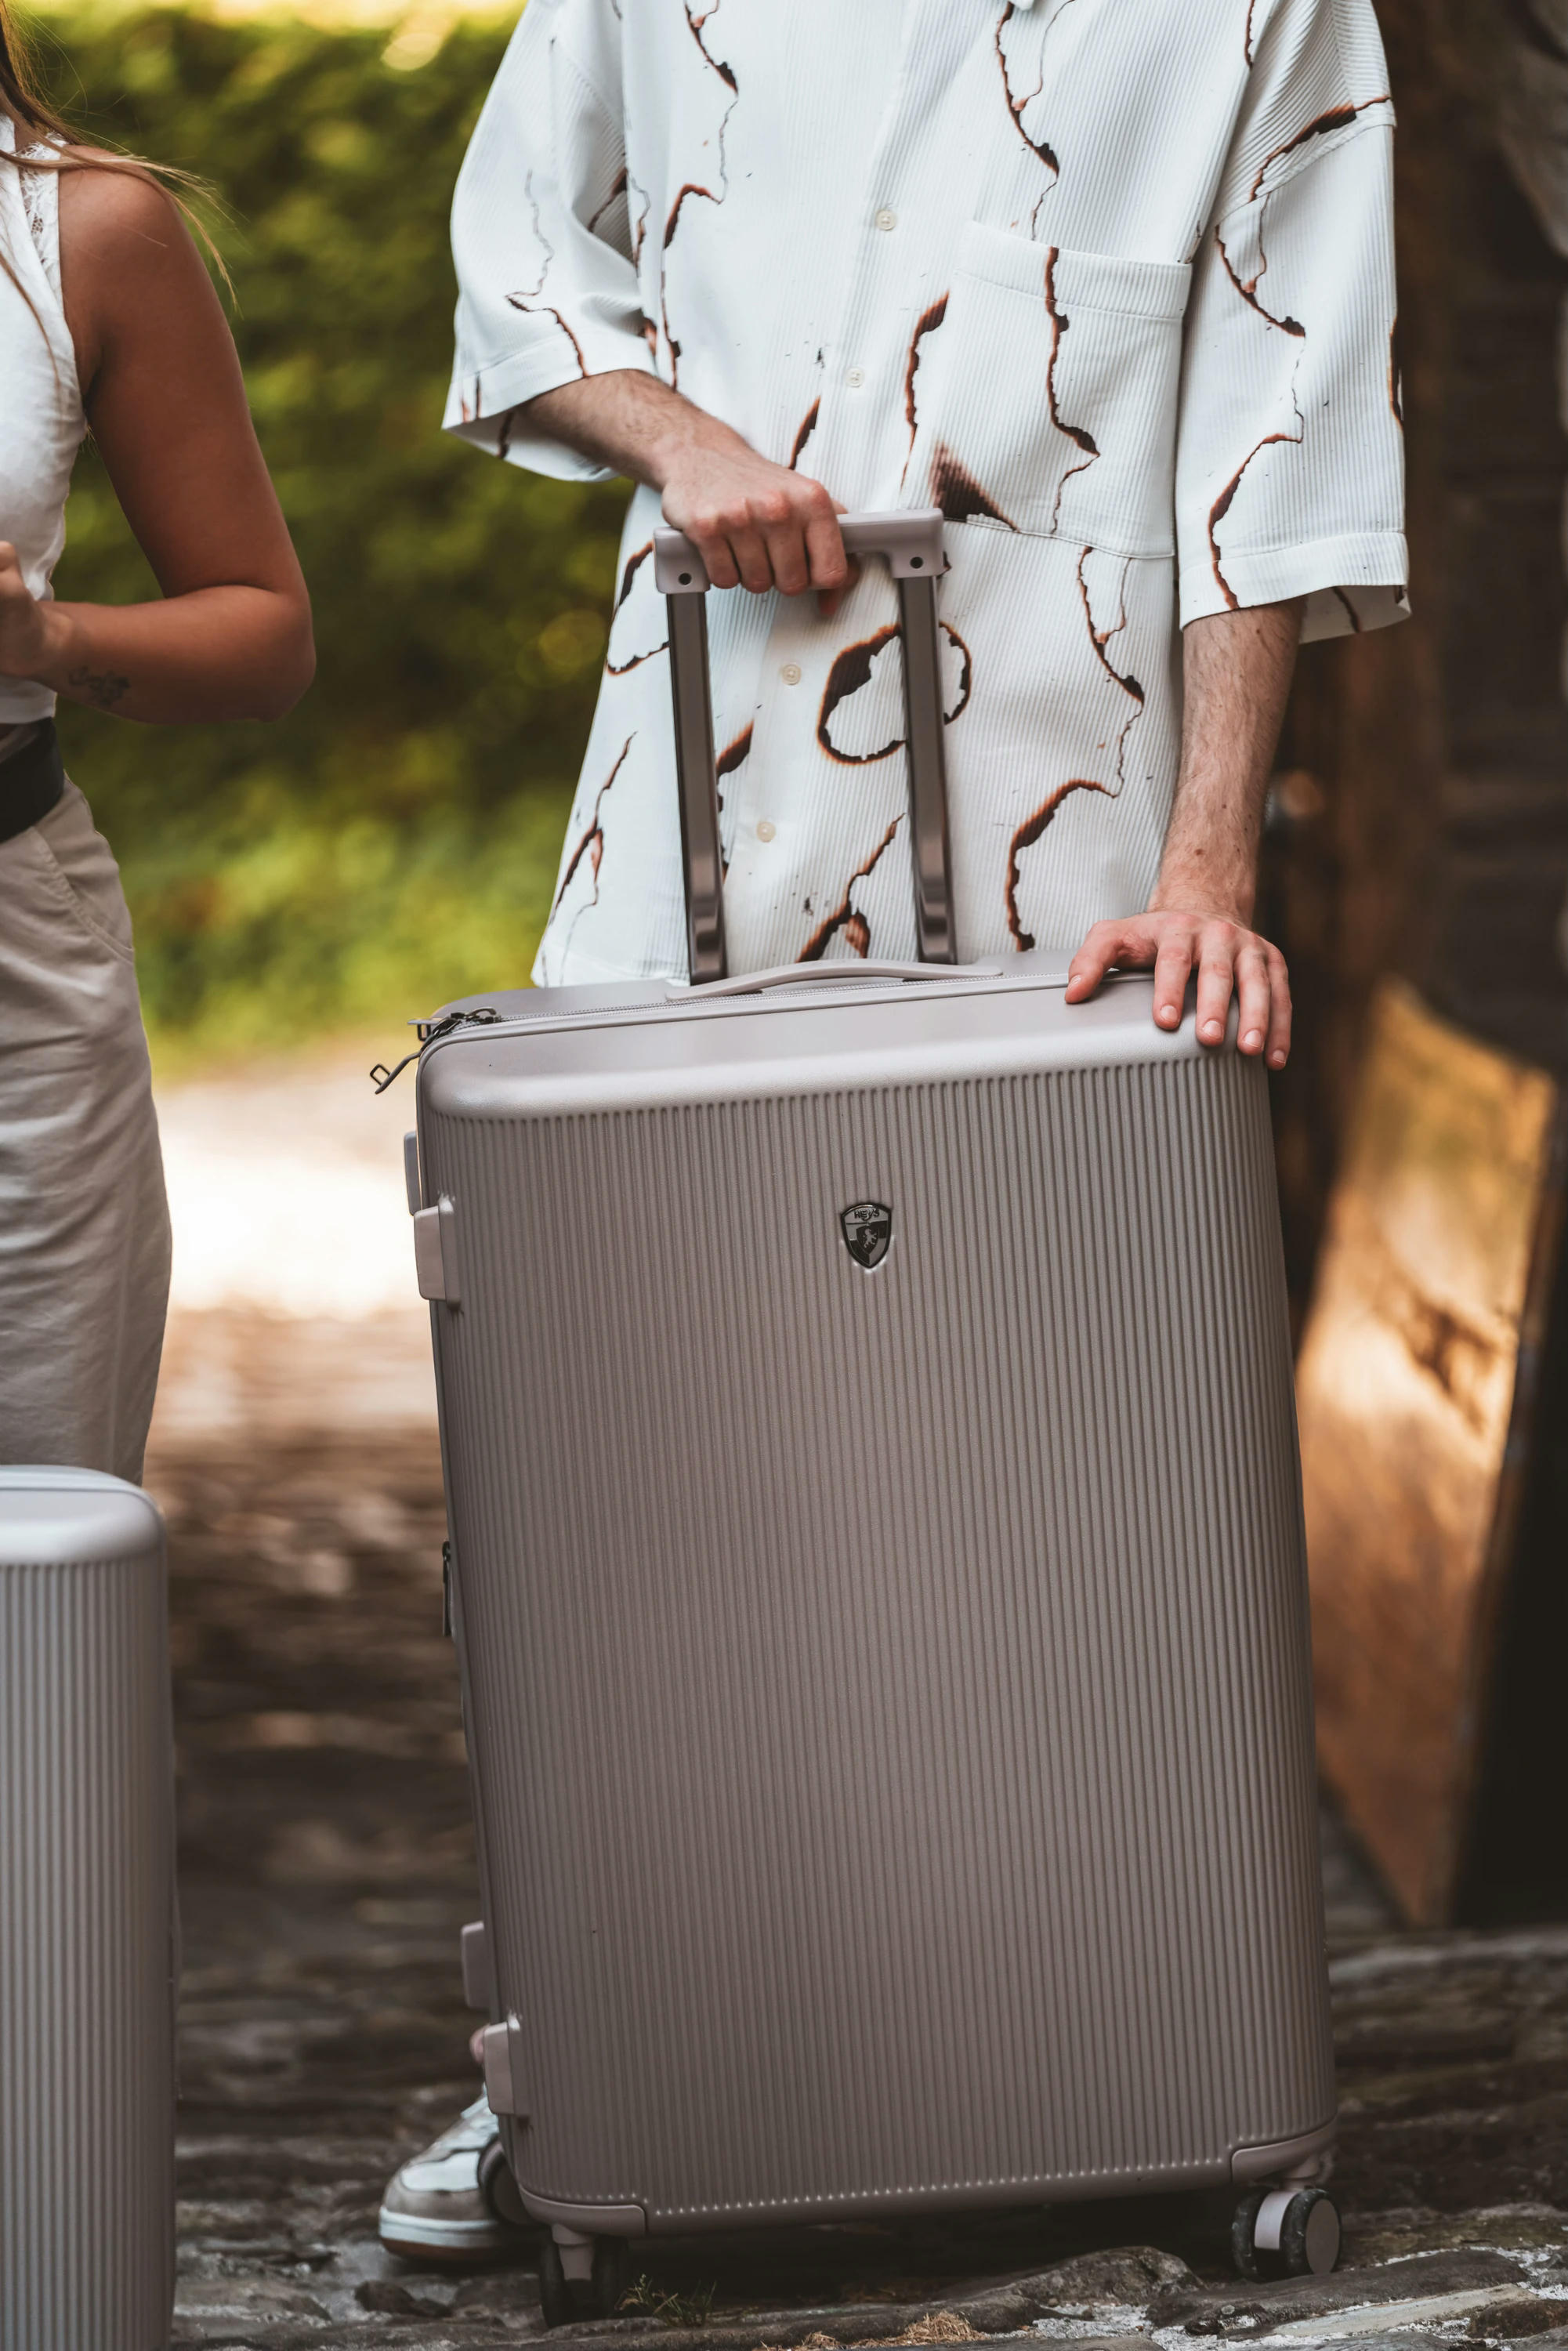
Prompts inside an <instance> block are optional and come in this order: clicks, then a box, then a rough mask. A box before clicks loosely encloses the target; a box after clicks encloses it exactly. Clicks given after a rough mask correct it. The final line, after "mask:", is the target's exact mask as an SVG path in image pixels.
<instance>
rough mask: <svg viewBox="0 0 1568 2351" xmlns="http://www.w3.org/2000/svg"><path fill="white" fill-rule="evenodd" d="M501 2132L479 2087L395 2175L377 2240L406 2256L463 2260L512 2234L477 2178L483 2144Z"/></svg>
mask: <svg viewBox="0 0 1568 2351" xmlns="http://www.w3.org/2000/svg"><path fill="white" fill-rule="evenodd" d="M490 2147H495V2148H496V2157H492V2158H491V2163H492V2164H494V2162H495V2161H496V2160H497V2158H498V2157H499V2155H500V2134H499V2132H498V2131H497V2128H496V2117H495V2116H494V2115H493V2114H492V2113H491V2112H490V2101H489V2099H488V2098H487V2097H486V2095H485V2093H484V2091H483V2090H481V2091H480V2093H479V2095H478V2096H477V2097H476V2099H475V2101H474V2103H473V2105H471V2106H468V2107H465V2110H464V2112H463V2113H462V2115H460V2116H459V2117H458V2119H457V2120H456V2122H455V2123H454V2124H453V2126H452V2127H451V2129H450V2130H444V2131H443V2132H442V2134H441V2137H439V2138H438V2139H433V2140H432V2142H431V2144H430V2145H429V2146H428V2147H426V2148H425V2150H424V2152H423V2155H413V2156H410V2158H409V2159H408V2161H407V2162H406V2163H405V2164H402V2166H401V2167H400V2168H398V2169H397V2170H396V2171H394V2172H393V2174H392V2179H390V2180H389V2182H388V2183H387V2191H386V2194H385V2196H384V2197H383V2198H382V2210H381V2220H380V2224H379V2225H380V2231H381V2240H382V2244H383V2245H385V2247H386V2248H387V2250H388V2252H393V2253H402V2254H403V2255H404V2256H405V2258H407V2259H408V2260H410V2261H420V2262H467V2261H477V2260H480V2259H482V2258H483V2257H484V2256H485V2255H486V2254H488V2253H497V2252H501V2251H502V2250H503V2248H504V2247H505V2246H507V2244H509V2243H511V2242H513V2241H515V2236H516V2231H514V2230H512V2229H510V2228H508V2227H507V2223H506V2222H505V2221H504V2220H497V2217H496V2214H495V2213H494V2212H493V2211H492V2210H491V2209H490V2204H489V2200H488V2199H487V2198H486V2194H485V2190H484V2188H483V2187H482V2185H481V2183H480V2177H479V2171H480V2166H481V2164H482V2163H484V2161H485V2158H486V2153H487V2151H488V2149H489V2148H490Z"/></svg>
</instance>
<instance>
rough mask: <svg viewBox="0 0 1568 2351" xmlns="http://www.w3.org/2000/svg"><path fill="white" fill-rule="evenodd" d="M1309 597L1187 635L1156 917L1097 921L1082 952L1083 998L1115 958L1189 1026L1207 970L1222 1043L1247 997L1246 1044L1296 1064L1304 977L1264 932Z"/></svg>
mask: <svg viewBox="0 0 1568 2351" xmlns="http://www.w3.org/2000/svg"><path fill="white" fill-rule="evenodd" d="M1301 611H1302V606H1301V600H1300V599H1299V598H1297V599H1295V600H1294V601H1291V602H1290V603H1288V604H1263V605H1260V606H1257V607H1255V608H1254V609H1252V610H1249V611H1237V612H1217V613H1214V614H1213V615H1212V616H1210V617H1209V618H1207V619H1205V620H1201V621H1194V622H1191V623H1190V625H1189V626H1188V628H1187V630H1186V634H1185V636H1184V638H1183V641H1182V666H1183V677H1184V684H1185V687H1186V704H1185V709H1184V715H1183V722H1182V755H1181V774H1180V778H1179V779H1178V781H1177V784H1176V800H1175V804H1174V805H1173V807H1172V810H1171V820H1170V824H1169V827H1168V829H1167V831H1166V846H1165V854H1164V856H1163V858H1162V859H1161V862H1160V878H1159V881H1158V882H1157V883H1156V884H1155V893H1154V895H1153V897H1152V898H1151V899H1150V901H1149V904H1148V909H1147V911H1146V913H1145V914H1130V915H1127V916H1125V917H1124V918H1122V919H1120V920H1117V921H1114V922H1105V923H1096V924H1095V925H1094V926H1093V928H1092V930H1091V931H1090V933H1089V934H1088V936H1087V937H1086V938H1085V939H1084V941H1083V944H1082V946H1081V947H1080V948H1079V950H1078V953H1077V954H1076V955H1075V956H1073V958H1072V963H1071V967H1070V977H1069V979H1068V985H1067V1001H1068V1002H1069V1004H1082V1002H1083V1001H1084V999H1085V998H1087V997H1090V996H1092V995H1093V993H1094V990H1095V989H1096V988H1097V987H1099V985H1100V983H1101V981H1102V980H1103V978H1104V977H1105V975H1106V973H1107V972H1108V971H1110V970H1111V969H1112V968H1113V967H1119V968H1120V969H1122V970H1124V971H1129V970H1132V971H1146V970H1148V969H1149V968H1150V967H1151V966H1152V967H1153V968H1154V974H1155V1019H1156V1020H1157V1021H1158V1023H1159V1025H1160V1027H1161V1028H1162V1029H1175V1028H1176V1027H1178V1026H1179V1024H1180V1021H1181V1017H1182V1008H1183V1005H1184V1004H1185V1002H1186V990H1187V983H1188V981H1189V980H1190V979H1191V977H1192V976H1193V974H1194V972H1196V973H1197V1033H1198V1036H1199V1037H1200V1038H1201V1040H1203V1042H1204V1043H1205V1044H1206V1045H1218V1044H1220V1043H1221V1042H1222V1041H1223V1040H1224V1037H1225V1026H1226V1021H1227V1019H1228V1015H1229V1010H1230V998H1231V996H1232V994H1234V995H1235V996H1236V998H1237V1000H1238V1006H1239V1028H1238V1033H1237V1042H1238V1044H1239V1047H1240V1050H1242V1052H1244V1053H1262V1054H1265V1055H1266V1056H1267V1059H1268V1062H1269V1066H1270V1069H1272V1070H1282V1069H1283V1068H1284V1066H1285V1063H1286V1061H1288V1060H1289V1058H1290V1052H1291V982H1290V976H1289V974H1288V973H1287V971H1286V969H1285V958H1284V956H1282V955H1281V953H1280V950H1279V948H1278V947H1277V946H1272V945H1271V944H1270V941H1269V940H1268V939H1266V938H1263V937H1262V936H1260V934H1259V933H1258V932H1257V931H1255V930H1253V929H1252V928H1251V921H1252V901H1253V897H1254V894H1255V893H1256V890H1257V883H1258V844H1259V841H1260V838H1261V835H1262V829H1263V803H1264V800H1265V799H1266V797H1267V794H1268V789H1269V771H1270V767H1271V766H1272V763H1273V758H1274V748H1275V746H1276V744H1277V743H1278V741H1279V738H1280V724H1281V719H1282V718H1283V716H1284V712H1285V702H1286V698H1287V696H1288V695H1289V694H1290V690H1291V673H1292V671H1293V669H1294V667H1295V661H1296V647H1297V645H1298V644H1299V643H1300V642H1301Z"/></svg>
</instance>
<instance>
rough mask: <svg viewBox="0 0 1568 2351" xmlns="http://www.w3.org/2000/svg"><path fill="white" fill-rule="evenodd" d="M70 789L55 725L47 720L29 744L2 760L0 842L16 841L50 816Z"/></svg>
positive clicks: (51, 720)
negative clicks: (32, 826) (65, 791)
mask: <svg viewBox="0 0 1568 2351" xmlns="http://www.w3.org/2000/svg"><path fill="white" fill-rule="evenodd" d="M65 788H66V771H65V768H64V766H63V764H62V762H61V759H60V746H59V738H58V737H57V735H56V733H55V722H54V720H53V719H52V718H46V719H45V720H44V721H43V723H42V724H41V725H40V726H39V727H38V728H37V732H36V733H35V734H34V736H33V737H32V739H31V740H30V741H29V742H26V743H24V744H23V745H22V747H21V749H20V750H19V751H14V752H13V753H12V754H11V757H10V758H8V759H4V758H0V841H14V840H15V839H16V835H17V833H19V832H26V830H27V827H28V826H29V825H30V824H37V821H38V819H39V818H40V817H44V816H47V815H48V813H49V810H51V809H52V808H53V807H54V805H55V803H56V801H57V799H59V797H60V794H61V793H62V792H63V791H64V790H65Z"/></svg>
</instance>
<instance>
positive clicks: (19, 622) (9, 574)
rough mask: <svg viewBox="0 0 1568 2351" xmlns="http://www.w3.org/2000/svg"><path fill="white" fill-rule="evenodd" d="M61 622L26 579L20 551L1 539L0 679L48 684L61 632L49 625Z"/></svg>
mask: <svg viewBox="0 0 1568 2351" xmlns="http://www.w3.org/2000/svg"><path fill="white" fill-rule="evenodd" d="M56 619H57V615H55V614H54V613H52V612H51V611H50V610H49V607H48V605H47V603H44V602H41V601H39V599H38V598H37V596H35V595H34V594H33V592H32V590H31V589H30V588H29V587H28V585H27V583H26V580H24V579H23V577H22V559H21V558H20V556H19V555H18V554H17V552H16V549H15V548H14V547H13V546H12V545H11V544H10V542H9V541H8V540H7V539H4V538H0V677H25V678H37V679H39V680H40V681H43V680H44V672H45V670H46V669H47V668H49V667H51V666H52V665H53V659H54V655H55V653H57V651H58V650H59V645H58V639H59V634H60V632H59V630H58V628H57V627H55V628H53V629H51V627H50V625H49V624H50V622H51V621H54V620H56ZM44 682H47V681H44Z"/></svg>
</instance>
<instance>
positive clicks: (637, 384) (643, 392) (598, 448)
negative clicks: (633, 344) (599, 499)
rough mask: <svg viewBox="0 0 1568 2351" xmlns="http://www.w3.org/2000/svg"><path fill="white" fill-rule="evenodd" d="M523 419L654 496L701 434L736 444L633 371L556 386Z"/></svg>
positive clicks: (654, 379) (654, 380) (655, 381)
mask: <svg viewBox="0 0 1568 2351" xmlns="http://www.w3.org/2000/svg"><path fill="white" fill-rule="evenodd" d="M525 413H526V414H527V416H528V421H529V423H531V424H536V425H537V426H538V429H539V431H540V432H541V433H548V434H549V435H550V437H551V439H552V440H556V441H564V442H565V443H566V444H567V446H568V448H570V449H575V450H577V451H578V452H579V453H580V455H582V456H584V457H591V458H592V460H593V462H594V464H595V465H608V466H609V467H610V468H611V470H612V472H613V473H617V474H625V475H628V476H629V477H630V478H631V479H632V481H634V482H645V483H647V484H648V486H650V487H651V488H653V489H655V490H662V489H663V488H664V483H665V481H666V479H667V477H668V475H669V472H670V469H671V466H672V465H673V463H674V462H675V460H676V458H677V456H678V455H679V454H680V453H681V452H682V451H684V450H687V449H689V448H691V447H692V446H693V445H695V444H700V443H701V442H702V441H703V439H704V438H705V437H706V436H705V428H707V430H708V431H709V432H711V433H712V434H715V435H716V436H719V437H721V438H722V437H726V436H727V438H728V439H729V440H731V441H734V440H736V439H737V435H736V434H732V433H730V432H729V428H728V427H727V425H723V424H720V423H719V422H718V420H717V418H716V417H713V416H710V415H708V413H707V412H706V409H701V408H698V407H696V406H695V405H694V403H693V402H691V401H689V400H683V399H682V397H681V395H680V393H679V392H672V391H671V390H670V387H669V385H668V384H667V383H665V382H664V381H662V379H661V378H660V377H658V376H656V375H646V374H644V373H643V371H642V370H641V369H640V368H617V369H615V370H614V371H612V373H610V374H608V375H587V376H584V377H583V378H582V379H581V381H580V382H577V383H563V384H561V385H560V386H559V389H558V390H557V391H555V392H541V393H540V394H539V396H538V399H537V400H530V401H528V402H527V404H526V408H525Z"/></svg>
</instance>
